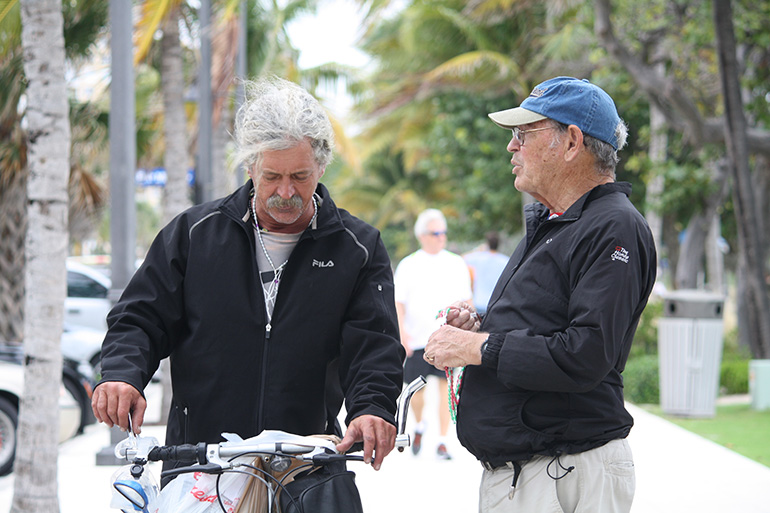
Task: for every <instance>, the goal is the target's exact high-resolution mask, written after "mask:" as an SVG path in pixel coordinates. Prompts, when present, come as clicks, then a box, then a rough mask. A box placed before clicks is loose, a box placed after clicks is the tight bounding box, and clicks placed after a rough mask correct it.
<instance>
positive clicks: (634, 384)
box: [623, 354, 660, 404]
mask: <svg viewBox="0 0 770 513" xmlns="http://www.w3.org/2000/svg"><path fill="white" fill-rule="evenodd" d="M623 387H624V393H625V398H626V401H631V402H632V403H637V404H658V403H659V402H660V386H659V381H658V355H656V354H650V355H642V356H637V357H635V358H632V359H629V360H628V363H627V364H626V370H624V371H623Z"/></svg>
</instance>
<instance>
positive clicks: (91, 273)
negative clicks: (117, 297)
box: [64, 258, 112, 332]
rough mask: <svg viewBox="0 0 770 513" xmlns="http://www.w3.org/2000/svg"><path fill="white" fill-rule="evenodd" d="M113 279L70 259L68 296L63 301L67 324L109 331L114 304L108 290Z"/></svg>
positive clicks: (68, 263) (68, 260) (68, 262)
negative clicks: (108, 326) (108, 317)
mask: <svg viewBox="0 0 770 513" xmlns="http://www.w3.org/2000/svg"><path fill="white" fill-rule="evenodd" d="M111 287H112V281H111V280H110V278H109V277H108V276H107V275H106V274H104V273H103V272H101V271H99V270H97V269H94V268H93V267H90V266H88V265H84V264H81V263H79V262H76V261H74V260H72V259H71V258H68V259H67V299H65V300H64V323H65V324H66V325H68V326H85V327H88V328H93V329H96V330H102V332H104V331H106V330H107V314H108V313H109V311H110V308H111V307H112V303H111V301H110V300H109V298H108V293H109V291H110V288H111Z"/></svg>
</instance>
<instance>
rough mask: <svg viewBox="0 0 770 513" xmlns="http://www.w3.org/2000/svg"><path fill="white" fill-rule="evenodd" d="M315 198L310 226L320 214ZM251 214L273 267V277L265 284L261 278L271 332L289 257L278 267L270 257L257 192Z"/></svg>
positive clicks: (252, 203)
mask: <svg viewBox="0 0 770 513" xmlns="http://www.w3.org/2000/svg"><path fill="white" fill-rule="evenodd" d="M312 199H313V217H312V218H311V219H310V222H309V223H308V226H310V225H311V224H313V221H315V219H316V217H317V216H318V203H317V202H316V199H315V194H314V195H313V196H312ZM251 215H252V218H253V219H254V226H255V227H256V228H257V239H259V245H260V246H261V247H262V252H263V253H264V254H265V258H267V262H268V263H269V264H270V267H271V268H272V269H273V279H272V280H271V281H270V282H269V283H268V284H267V286H265V283H262V280H260V283H262V291H263V292H264V294H265V309H266V311H267V326H266V329H267V331H268V332H269V331H270V329H271V327H272V326H271V323H270V321H271V320H272V317H273V314H272V312H273V307H275V300H276V298H277V297H278V286H279V285H280V283H281V275H283V270H284V268H285V267H286V264H287V263H288V262H289V260H288V259H286V261H284V263H282V264H281V265H279V266H278V267H276V266H275V264H274V263H273V259H272V258H270V253H268V252H267V247H265V241H264V240H263V239H262V228H260V226H259V221H258V220H257V195H256V192H255V193H254V195H253V196H252V198H251Z"/></svg>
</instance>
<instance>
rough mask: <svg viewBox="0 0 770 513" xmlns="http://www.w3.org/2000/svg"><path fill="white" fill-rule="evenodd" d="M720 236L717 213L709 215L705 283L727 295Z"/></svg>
mask: <svg viewBox="0 0 770 513" xmlns="http://www.w3.org/2000/svg"><path fill="white" fill-rule="evenodd" d="M721 237H722V222H721V220H720V219H719V215H716V214H715V215H714V216H712V217H711V225H710V226H709V231H708V235H707V236H706V272H707V274H706V284H707V288H708V289H709V290H710V291H712V292H716V293H717V294H722V295H724V296H727V283H726V282H725V259H724V254H723V253H722V245H721V243H720V240H721Z"/></svg>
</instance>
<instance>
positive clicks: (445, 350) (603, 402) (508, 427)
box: [425, 77, 657, 513]
mask: <svg viewBox="0 0 770 513" xmlns="http://www.w3.org/2000/svg"><path fill="white" fill-rule="evenodd" d="M489 117H490V118H491V119H492V121H494V122H495V123H497V124H498V125H499V126H501V127H503V128H506V129H508V130H512V138H511V140H510V142H509V143H508V147H507V150H508V151H509V152H511V154H512V157H511V164H513V173H514V174H515V175H516V179H515V182H514V184H515V187H516V188H517V189H518V190H520V191H522V192H528V193H530V194H531V195H532V196H534V197H535V199H536V200H537V202H536V203H533V204H530V205H527V207H526V212H525V214H526V226H527V233H526V236H525V238H524V239H523V240H522V241H521V243H520V244H519V246H518V247H517V248H516V250H515V251H514V253H513V255H512V256H511V259H510V261H509V263H508V265H507V266H506V269H505V271H503V274H502V275H501V276H500V279H499V280H498V282H497V285H496V286H495V290H494V291H493V292H492V297H491V299H490V301H489V306H488V310H487V314H486V315H485V316H484V318H483V320H482V321H481V322H479V321H478V320H477V319H475V318H474V315H473V314H474V313H475V312H474V309H473V307H472V306H471V305H469V304H467V303H455V304H454V305H453V308H452V309H451V310H450V312H449V313H448V315H447V325H445V326H442V327H440V328H439V329H438V330H437V331H436V332H435V333H433V334H432V335H431V337H430V340H429V341H428V345H427V346H426V348H425V358H426V360H428V361H429V362H431V363H433V364H434V365H435V366H436V368H439V369H440V368H444V367H445V366H460V365H464V366H466V367H465V373H464V375H463V384H462V389H461V391H460V398H459V407H458V411H457V434H458V437H459V439H460V442H461V443H462V445H463V446H465V447H466V448H467V449H468V450H469V451H470V452H471V453H472V454H473V455H474V456H476V458H478V459H479V461H480V462H481V463H482V465H483V467H484V471H483V474H482V479H481V486H480V496H479V511H480V512H481V513H499V512H517V513H518V512H532V513H535V512H537V513H539V512H543V511H565V512H574V511H591V512H592V513H623V512H628V511H629V510H630V508H631V503H632V501H633V496H634V490H635V474H634V462H633V457H632V454H631V449H630V447H629V444H628V442H627V441H626V437H627V436H628V433H629V431H630V430H631V426H632V424H633V419H632V418H631V415H630V414H629V413H628V411H627V410H626V408H625V406H624V402H623V378H622V375H621V373H622V372H623V369H624V367H625V364H626V360H627V359H628V354H629V351H630V349H631V343H632V341H633V339H634V332H635V331H636V327H637V325H638V322H639V317H640V316H641V314H642V311H643V310H644V307H645V305H646V304H647V299H648V297H649V295H650V292H651V291H652V288H653V285H654V284H655V276H656V265H657V261H656V254H655V244H654V242H653V238H652V233H651V232H650V229H649V227H648V226H647V223H646V221H645V219H644V216H642V215H641V214H640V213H639V212H638V211H637V210H636V208H634V206H633V204H632V203H631V201H630V200H629V198H628V196H629V194H630V192H631V186H630V185H629V184H627V183H618V182H615V167H616V165H617V163H618V160H619V159H618V155H617V152H618V150H620V149H621V148H622V147H623V146H624V145H625V143H626V137H627V128H626V125H625V123H624V122H623V121H622V120H621V119H620V116H618V113H617V109H616V107H615V104H614V102H613V101H612V98H610V96H609V95H608V94H607V93H606V92H604V91H603V90H602V89H601V88H599V87H597V86H596V85H594V84H591V83H590V82H588V81H587V80H578V79H576V78H571V77H557V78H553V79H551V80H546V81H545V82H543V83H541V84H539V85H538V86H536V87H535V88H534V89H533V90H532V93H531V94H530V95H529V97H528V98H526V99H525V100H524V101H523V102H522V104H521V106H520V107H516V108H513V109H508V110H503V111H500V112H494V113H492V114H490V115H489Z"/></svg>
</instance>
